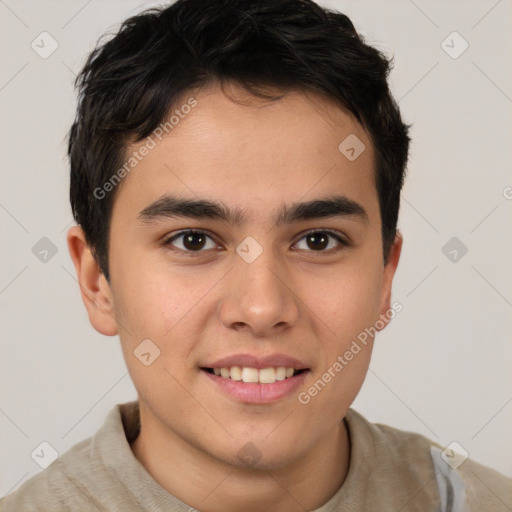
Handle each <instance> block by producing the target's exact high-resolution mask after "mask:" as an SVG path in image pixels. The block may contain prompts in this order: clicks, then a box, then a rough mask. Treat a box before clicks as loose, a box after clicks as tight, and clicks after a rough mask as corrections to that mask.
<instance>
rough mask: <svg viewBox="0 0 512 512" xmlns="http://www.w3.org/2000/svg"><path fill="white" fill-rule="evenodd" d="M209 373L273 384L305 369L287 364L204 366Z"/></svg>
mask: <svg viewBox="0 0 512 512" xmlns="http://www.w3.org/2000/svg"><path fill="white" fill-rule="evenodd" d="M203 369H204V370H206V371H207V372H208V373H212V374H213V375H216V376H217V377H221V378H223V379H231V380H234V381H238V382H244V383H259V384H273V383H274V382H277V381H282V380H285V379H289V378H290V377H293V376H295V375H298V374H299V373H301V372H303V371H304V370H296V369H295V368H287V367H285V366H278V367H269V368H261V369H258V368H252V367H250V366H243V367H241V366H231V367H223V368H203Z"/></svg>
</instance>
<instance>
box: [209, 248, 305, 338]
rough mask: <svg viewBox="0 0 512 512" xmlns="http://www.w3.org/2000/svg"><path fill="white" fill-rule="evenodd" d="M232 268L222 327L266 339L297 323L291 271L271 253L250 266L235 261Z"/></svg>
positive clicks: (222, 314)
mask: <svg viewBox="0 0 512 512" xmlns="http://www.w3.org/2000/svg"><path fill="white" fill-rule="evenodd" d="M234 265H235V268H234V269H233V270H232V271H231V272H229V274H228V276H227V279H226V282H225V283H224V286H225V293H224V295H223V300H222V302H221V305H220V310H219V311H220V312H219V314H220V318H221V321H222V323H223V325H224V326H225V327H227V328H229V329H235V330H237V331H247V332H250V333H252V334H253V335H254V336H257V337H267V336H271V335H273V334H277V333H278V332H280V331H283V330H285V329H287V328H289V327H291V326H293V325H294V324H295V323H296V322H297V320H298V318H299V312H300V302H301V300H300V299H299V297H298V295H297V293H296V292H295V291H294V290H293V288H294V286H293V280H292V276H291V273H290V271H289V270H288V269H286V265H284V264H279V262H278V261H277V257H276V256H275V254H273V252H272V251H271V250H264V251H263V253H262V254H261V255H260V256H259V257H258V258H257V259H256V260H255V261H253V262H252V263H247V262H246V261H244V260H243V259H242V258H237V260H236V261H235V264H234Z"/></svg>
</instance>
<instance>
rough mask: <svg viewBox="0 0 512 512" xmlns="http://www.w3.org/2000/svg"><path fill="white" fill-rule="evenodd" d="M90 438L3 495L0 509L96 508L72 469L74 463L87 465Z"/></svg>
mask: <svg viewBox="0 0 512 512" xmlns="http://www.w3.org/2000/svg"><path fill="white" fill-rule="evenodd" d="M91 439H92V438H89V439H86V440H85V441H82V442H81V443H78V444H76V445H74V446H73V447H72V448H71V449H70V450H68V451H67V452H66V453H65V454H63V455H62V456H61V457H59V458H57V459H56V460H55V461H54V462H53V463H52V464H51V465H50V466H49V467H47V468H46V469H44V470H43V471H41V472H40V473H37V474H36V475H34V476H33V477H32V478H30V479H29V480H27V481H26V482H25V483H23V484H22V485H21V487H19V489H17V490H16V491H15V492H13V493H11V494H8V495H7V496H4V497H3V498H2V499H1V500H0V512H15V511H20V510H23V511H24V512H38V511H45V510H52V511H55V512H60V511H62V512H64V511H67V510H84V511H88V510H95V511H97V510H98V508H97V507H96V505H95V504H94V500H93V498H92V497H89V496H88V495H87V491H85V493H84V492H82V489H81V488H80V484H79V483H77V482H76V478H75V476H74V475H73V471H72V469H71V468H72V467H73V466H74V465H76V464H80V465H83V467H90V458H89V453H90V444H91Z"/></svg>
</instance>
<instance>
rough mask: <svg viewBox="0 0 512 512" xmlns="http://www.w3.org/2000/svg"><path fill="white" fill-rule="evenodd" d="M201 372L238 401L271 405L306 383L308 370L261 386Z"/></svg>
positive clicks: (204, 371)
mask: <svg viewBox="0 0 512 512" xmlns="http://www.w3.org/2000/svg"><path fill="white" fill-rule="evenodd" d="M201 372H202V373H203V374H204V375H205V376H206V377H208V378H209V379H210V381H212V382H213V383H214V384H216V385H217V386H219V387H220V389H221V390H222V391H223V392H224V393H226V394H227V395H229V396H230V397H233V398H235V399H236V400H238V401H240V402H244V403H249V404H269V403H272V402H277V401H278V400H280V399H281V398H284V397H286V396H288V395H290V394H292V393H293V392H294V391H296V390H297V389H298V388H299V387H300V386H301V385H302V383H303V382H304V379H305V378H306V375H307V373H308V370H306V371H303V372H302V373H299V374H298V375H295V376H293V377H289V378H287V379H284V380H277V381H276V382H274V383H272V384H259V383H257V382H254V383H253V382H248V383H245V382H242V381H241V380H232V379H225V378H224V377H219V376H217V375H214V374H213V373H209V372H207V371H206V370H201Z"/></svg>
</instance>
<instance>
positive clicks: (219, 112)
mask: <svg viewBox="0 0 512 512" xmlns="http://www.w3.org/2000/svg"><path fill="white" fill-rule="evenodd" d="M167 121H168V124H167V129H163V130H162V125H161V127H160V130H158V129H157V131H155V132H154V133H153V134H152V135H150V137H148V139H146V140H143V141H141V142H139V143H137V144H134V145H132V146H130V147H129V148H128V149H127V152H126V157H127V158H129V157H130V156H131V155H134V154H139V156H140V153H141V152H144V153H145V156H144V157H143V158H141V159H140V161H138V162H137V165H136V166H135V167H134V168H133V170H132V171H131V172H129V173H128V175H127V176H126V178H125V179H124V180H123V182H122V184H121V185H122V186H121V187H120V190H118V191H117V192H118V194H119V198H117V199H116V203H117V202H118V201H119V200H120V201H121V202H122V203H123V202H129V203H130V204H131V205H132V206H135V205H137V206H141V208H140V209H142V207H144V206H147V204H149V203H150V202H151V201H154V200H155V199H156V198H158V197H159V196H161V195H163V194H165V193H172V194H174V195H176V194H178V195H181V196H184V197H188V198H194V196H195V197H201V198H208V197H210V198H212V199H214V198H219V197H222V198H224V199H226V202H228V203H231V204H235V203H239V204H244V205H248V204H253V205H256V204H259V205H260V207H262V208H263V207H264V205H268V207H269V208H270V205H271V204H274V205H275V204H276V203H277V202H279V203H283V202H286V201H287V197H288V196H289V199H290V201H291V200H292V199H293V200H294V201H296V200H297V199H299V198H303V199H304V200H309V199H314V196H319V195H325V194H327V193H332V192H339V193H343V194H345V195H347V196H350V195H352V197H351V198H352V199H354V200H357V201H358V202H361V201H363V200H365V198H364V196H365V195H366V196H367V197H366V200H368V199H369V198H370V197H373V198H376V188H375V180H374V157H373V147H372V144H371V142H370V139H369V137H368V135H367V134H366V132H365V131H364V129H363V128H362V126H361V125H360V124H359V123H358V122H357V121H356V120H355V119H354V118H353V116H352V115H350V114H349V113H348V112H347V111H346V110H345V109H343V108H341V107H339V106H337V105H336V104H335V103H334V102H333V101H330V100H328V99H325V98H323V97H322V96H319V95H316V94H312V93H303V92H288V93H286V94H285V95H284V96H283V97H282V98H280V99H278V100H277V101H272V102H269V101H266V100H262V99H259V98H256V97H254V96H252V95H250V94H249V93H248V92H246V91H245V90H243V89H241V88H240V87H236V86H232V87H230V88H228V89H227V90H222V89H221V88H220V87H218V86H217V87H213V86H212V87H209V88H207V89H204V90H201V91H195V92H190V93H189V94H185V95H183V96H182V97H181V98H180V101H178V102H177V103H176V104H175V106H174V107H173V109H172V111H171V112H170V116H169V117H168V119H167ZM169 122H170V124H169ZM347 140H348V141H349V144H348V145H349V146H354V141H355V142H356V144H359V146H357V147H356V148H355V149H356V151H357V152H358V153H359V152H360V151H362V152H361V153H360V154H359V155H358V156H357V158H356V159H353V160H352V159H350V158H347V154H346V153H343V151H344V150H346V149H347V147H346V146H347V143H345V141H347ZM144 146H146V147H151V149H150V150H148V151H141V150H142V149H143V148H144ZM361 148H364V150H362V149H361ZM349 149H350V148H349ZM348 156H351V154H350V153H348ZM114 208H116V205H114ZM271 213H272V214H273V213H274V211H273V212H269V215H270V214H271Z"/></svg>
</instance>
